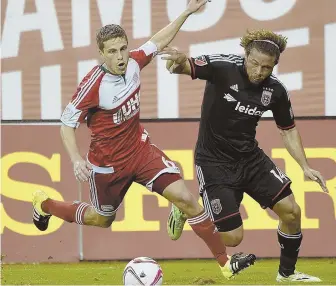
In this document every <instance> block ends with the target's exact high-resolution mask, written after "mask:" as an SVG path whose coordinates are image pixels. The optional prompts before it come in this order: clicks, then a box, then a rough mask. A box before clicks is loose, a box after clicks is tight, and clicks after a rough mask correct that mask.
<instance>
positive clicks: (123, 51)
mask: <svg viewBox="0 0 336 286" xmlns="http://www.w3.org/2000/svg"><path fill="white" fill-rule="evenodd" d="M127 45H128V43H127V40H126V38H113V39H110V40H108V41H106V42H104V48H103V50H100V51H99V52H100V55H101V56H102V57H103V59H104V62H105V64H106V66H107V68H108V69H109V71H110V72H111V73H113V74H116V75H123V74H125V72H126V68H127V64H128V58H129V55H128V48H127Z"/></svg>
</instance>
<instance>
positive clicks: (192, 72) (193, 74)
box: [188, 58, 196, 79]
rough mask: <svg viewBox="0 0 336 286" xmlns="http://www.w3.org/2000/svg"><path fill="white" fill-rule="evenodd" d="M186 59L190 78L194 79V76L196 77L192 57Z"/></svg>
mask: <svg viewBox="0 0 336 286" xmlns="http://www.w3.org/2000/svg"><path fill="white" fill-rule="evenodd" d="M188 61H189V63H190V69H191V78H192V79H195V78H196V77H195V76H196V75H195V65H194V63H193V61H192V59H190V58H188Z"/></svg>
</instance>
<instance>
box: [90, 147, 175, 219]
mask: <svg viewBox="0 0 336 286" xmlns="http://www.w3.org/2000/svg"><path fill="white" fill-rule="evenodd" d="M162 174H165V175H164V176H161V175H162ZM159 177H160V179H158V178H159ZM157 179H158V180H157ZM180 179H181V176H180V170H179V168H178V167H177V166H176V165H175V163H174V162H172V161H171V160H170V159H169V158H168V157H167V156H166V155H165V154H164V153H163V152H162V151H161V150H160V149H159V148H157V147H156V146H155V145H153V144H149V143H148V144H146V145H145V146H144V147H143V149H142V150H141V152H139V153H138V154H137V155H135V156H133V157H132V159H131V160H130V161H129V163H128V164H127V165H126V166H124V167H123V168H118V170H114V169H113V168H105V167H96V166H92V172H91V176H90V177H89V183H90V200H91V204H92V205H93V207H94V208H95V210H96V211H97V213H99V214H100V215H104V216H112V215H113V214H115V213H116V211H117V209H118V208H119V206H120V204H121V202H122V200H123V198H124V196H125V194H126V192H127V190H128V189H129V187H130V186H131V184H132V183H133V182H136V183H139V184H141V185H143V186H145V187H147V189H149V190H150V191H154V192H157V193H159V194H162V192H163V191H164V189H165V188H166V187H167V186H169V185H170V184H171V183H173V182H175V181H177V180H180ZM154 181H155V182H154Z"/></svg>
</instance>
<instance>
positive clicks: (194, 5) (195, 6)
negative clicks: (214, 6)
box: [187, 0, 211, 14]
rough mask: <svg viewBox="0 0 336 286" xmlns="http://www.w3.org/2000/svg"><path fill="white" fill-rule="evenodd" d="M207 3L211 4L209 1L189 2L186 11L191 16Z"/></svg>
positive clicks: (193, 0) (192, 0)
mask: <svg viewBox="0 0 336 286" xmlns="http://www.w3.org/2000/svg"><path fill="white" fill-rule="evenodd" d="M207 2H211V0H191V1H190V2H189V4H188V6H187V11H188V12H189V13H191V14H192V13H195V12H197V11H198V10H199V9H200V8H201V7H202V6H203V5H205V3H207Z"/></svg>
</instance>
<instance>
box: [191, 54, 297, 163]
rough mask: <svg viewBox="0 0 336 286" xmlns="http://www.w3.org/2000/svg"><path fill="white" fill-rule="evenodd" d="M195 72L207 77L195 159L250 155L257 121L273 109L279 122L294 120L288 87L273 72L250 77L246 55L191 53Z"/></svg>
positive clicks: (221, 160) (288, 125)
mask: <svg viewBox="0 0 336 286" xmlns="http://www.w3.org/2000/svg"><path fill="white" fill-rule="evenodd" d="M189 61H190V65H191V70H192V74H191V76H192V78H193V79H196V78H199V79H204V80H207V82H206V87H205V91H204V98H203V103H202V111H201V122H200V127H199V134H198V140H197V144H196V150H195V161H196V164H200V165H213V164H222V163H225V162H230V161H231V162H234V161H236V160H239V159H241V158H246V157H249V156H250V155H251V154H253V151H255V150H256V149H257V148H258V147H257V146H258V142H257V140H256V139H255V135H256V127H257V125H258V121H259V120H260V118H261V116H262V115H263V113H264V112H266V111H267V110H272V112H273V117H274V120H275V122H276V124H277V126H278V127H279V128H281V129H284V130H287V129H290V128H293V127H294V126H295V123H294V114H293V111H292V107H291V103H290V99H289V95H288V92H287V90H286V88H285V87H284V85H283V84H282V83H281V82H280V81H279V80H278V79H277V78H276V77H275V76H274V75H271V76H269V77H268V78H267V79H265V80H264V81H263V82H262V83H261V84H259V85H254V84H252V83H251V82H250V81H249V80H248V77H247V74H246V71H245V67H244V58H242V57H240V56H237V55H223V54H218V55H206V56H200V57H197V58H191V59H189Z"/></svg>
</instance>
